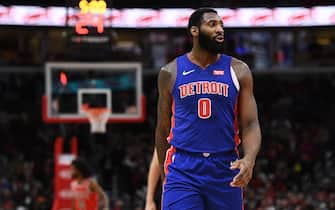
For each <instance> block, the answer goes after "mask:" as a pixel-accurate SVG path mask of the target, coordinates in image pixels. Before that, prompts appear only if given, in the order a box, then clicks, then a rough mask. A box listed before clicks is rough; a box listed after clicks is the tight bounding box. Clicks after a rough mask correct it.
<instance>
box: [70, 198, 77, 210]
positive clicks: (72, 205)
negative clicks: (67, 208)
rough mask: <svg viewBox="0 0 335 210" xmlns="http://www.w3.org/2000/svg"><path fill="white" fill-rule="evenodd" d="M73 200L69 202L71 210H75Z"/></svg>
mask: <svg viewBox="0 0 335 210" xmlns="http://www.w3.org/2000/svg"><path fill="white" fill-rule="evenodd" d="M74 202H75V201H74V198H72V200H71V209H72V210H76V208H75V205H74Z"/></svg>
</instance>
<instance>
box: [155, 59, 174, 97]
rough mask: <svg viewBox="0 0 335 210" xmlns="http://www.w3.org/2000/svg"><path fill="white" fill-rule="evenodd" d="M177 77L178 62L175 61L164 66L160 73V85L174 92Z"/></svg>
mask: <svg viewBox="0 0 335 210" xmlns="http://www.w3.org/2000/svg"><path fill="white" fill-rule="evenodd" d="M176 75H177V62H176V59H173V60H172V61H171V62H169V63H168V64H166V65H164V66H163V67H162V68H161V69H160V72H159V76H158V85H159V86H164V87H166V88H168V89H169V90H171V91H172V88H173V86H174V83H175V81H176Z"/></svg>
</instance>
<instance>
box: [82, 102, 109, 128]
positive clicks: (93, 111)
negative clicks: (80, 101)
mask: <svg viewBox="0 0 335 210" xmlns="http://www.w3.org/2000/svg"><path fill="white" fill-rule="evenodd" d="M81 111H82V112H83V113H84V114H85V115H86V117H87V118H88V120H89V122H90V127H91V133H106V124H107V121H108V118H109V116H110V113H111V111H110V109H108V108H90V107H88V106H87V105H83V106H82V109H81Z"/></svg>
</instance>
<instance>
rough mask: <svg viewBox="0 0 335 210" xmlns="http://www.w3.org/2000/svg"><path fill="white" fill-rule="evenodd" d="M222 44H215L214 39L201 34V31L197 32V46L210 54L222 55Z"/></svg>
mask: <svg viewBox="0 0 335 210" xmlns="http://www.w3.org/2000/svg"><path fill="white" fill-rule="evenodd" d="M223 43H224V42H221V43H220V42H217V41H216V40H215V37H213V38H212V37H210V36H208V35H206V34H205V33H203V32H202V31H201V30H200V31H199V46H200V47H201V48H202V49H204V50H207V51H208V52H210V53H213V54H218V53H223V50H224V49H223V48H224V44H223Z"/></svg>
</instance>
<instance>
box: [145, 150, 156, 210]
mask: <svg viewBox="0 0 335 210" xmlns="http://www.w3.org/2000/svg"><path fill="white" fill-rule="evenodd" d="M159 176H160V171H159V163H158V159H157V151H156V149H155V150H154V152H153V155H152V160H151V163H150V168H149V173H148V186H147V188H148V189H147V195H146V201H145V210H156V209H157V207H156V204H155V192H156V187H157V185H158V181H159Z"/></svg>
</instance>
